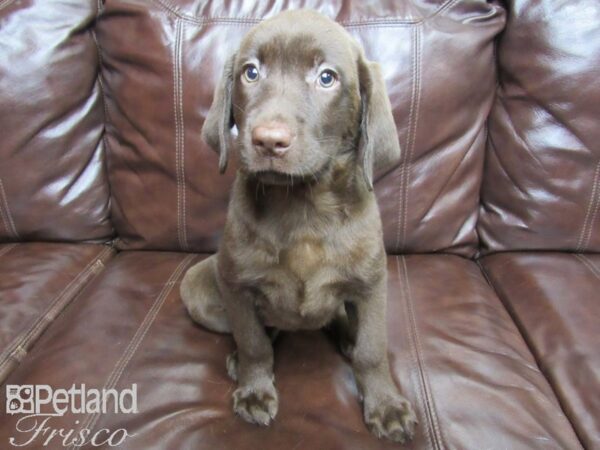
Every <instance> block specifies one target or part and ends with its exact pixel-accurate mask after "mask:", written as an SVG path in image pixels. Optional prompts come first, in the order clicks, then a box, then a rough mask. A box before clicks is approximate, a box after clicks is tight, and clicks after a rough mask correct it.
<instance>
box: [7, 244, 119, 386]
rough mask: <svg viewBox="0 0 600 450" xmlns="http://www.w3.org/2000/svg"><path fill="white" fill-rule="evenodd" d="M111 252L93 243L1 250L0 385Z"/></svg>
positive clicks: (13, 246)
mask: <svg viewBox="0 0 600 450" xmlns="http://www.w3.org/2000/svg"><path fill="white" fill-rule="evenodd" d="M112 253H113V251H112V249H111V248H110V247H107V246H104V245H92V244H44V243H22V244H5V245H0V311H2V313H1V314H0V382H2V380H4V378H6V376H7V374H8V373H9V372H10V371H11V370H12V369H13V368H14V367H15V365H17V364H18V363H19V361H20V360H21V359H22V358H23V357H24V356H25V355H26V354H27V351H28V350H29V348H30V347H31V346H32V345H33V343H34V342H35V340H36V339H37V338H38V337H39V336H40V334H41V333H42V332H43V331H44V330H45V329H46V328H47V327H48V325H49V324H50V323H51V322H52V321H53V320H54V319H55V318H56V317H57V316H58V314H60V312H61V311H62V310H63V309H64V308H65V306H66V305H67V304H68V303H69V302H70V301H71V300H72V299H73V298H74V297H75V296H76V295H77V293H78V292H79V291H80V290H81V289H82V287H83V286H85V284H86V283H88V282H89V280H90V279H91V278H93V277H94V276H95V275H96V274H97V273H99V271H100V270H101V269H102V268H103V264H104V262H106V261H107V260H108V259H109V258H110V257H111V255H112Z"/></svg>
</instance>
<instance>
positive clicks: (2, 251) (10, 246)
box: [0, 242, 19, 257]
mask: <svg viewBox="0 0 600 450" xmlns="http://www.w3.org/2000/svg"><path fill="white" fill-rule="evenodd" d="M17 245H19V244H18V243H16V242H14V243H12V244H8V245H6V246H5V247H2V249H0V257H2V256H6V254H7V253H8V252H10V251H11V250H12V249H13V248H15V247H16V246H17Z"/></svg>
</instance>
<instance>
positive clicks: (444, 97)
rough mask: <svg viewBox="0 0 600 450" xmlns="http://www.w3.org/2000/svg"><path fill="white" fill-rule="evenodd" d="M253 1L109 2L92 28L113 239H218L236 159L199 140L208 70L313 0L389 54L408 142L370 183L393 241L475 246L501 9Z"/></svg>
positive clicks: (206, 242) (137, 243)
mask: <svg viewBox="0 0 600 450" xmlns="http://www.w3.org/2000/svg"><path fill="white" fill-rule="evenodd" d="M247 4H248V6H247V7H246V6H244V7H242V8H241V10H240V9H239V3H238V2H235V3H230V4H229V3H227V4H225V5H228V6H224V4H223V3H222V2H213V1H208V2H200V1H189V0H187V1H184V0H179V1H177V2H168V1H164V0H153V1H150V2H140V1H131V0H115V1H107V2H106V4H105V6H104V11H103V13H102V15H101V17H100V21H99V24H98V38H99V41H100V46H101V48H102V60H103V62H104V65H103V71H102V79H103V82H104V86H105V89H106V94H107V106H108V124H107V140H108V143H109V145H108V148H109V159H108V161H109V176H110V184H111V193H112V198H113V209H112V211H113V220H114V224H115V227H116V228H117V231H118V234H119V238H120V241H119V247H120V248H121V249H142V248H145V249H167V250H183V251H214V250H215V249H216V246H217V242H218V239H219V236H220V233H221V231H222V228H223V222H224V218H225V211H226V206H227V199H228V192H229V188H230V185H231V182H232V180H233V177H234V176H235V169H234V167H235V164H232V165H231V167H233V168H230V169H228V172H227V174H226V175H225V176H221V175H219V173H218V169H217V166H218V164H217V157H216V155H215V154H214V153H213V152H212V150H210V149H209V148H208V147H207V146H206V145H205V144H204V143H203V142H202V141H201V140H200V133H199V130H200V129H201V127H202V124H203V120H204V118H205V116H206V113H207V110H208V108H209V106H210V103H211V100H212V94H213V90H214V86H215V83H216V81H217V78H218V77H219V76H220V74H221V71H222V67H223V63H224V61H225V59H226V58H227V56H228V55H229V54H230V53H231V52H233V51H235V49H236V46H237V45H238V43H239V41H240V39H241V38H242V37H243V35H244V34H245V33H246V32H247V31H248V29H249V28H250V27H251V26H252V25H253V24H255V23H257V22H258V21H259V20H260V19H261V18H263V17H265V16H270V15H273V14H276V13H277V12H279V11H281V10H284V9H287V8H289V7H295V8H298V7H311V8H314V9H317V10H319V11H321V12H323V13H324V14H326V15H328V16H330V17H332V18H335V19H336V20H338V21H340V22H341V23H342V24H343V25H345V26H346V28H347V29H348V30H349V31H350V32H351V33H352V34H353V35H354V36H355V37H356V38H357V39H358V40H359V41H360V42H361V43H362V44H363V46H364V47H365V50H366V53H367V56H368V57H370V58H371V59H374V60H377V61H379V62H380V64H381V65H382V67H383V73H384V76H385V79H386V82H387V87H388V93H389V95H390V98H391V102H392V106H393V110H394V115H395V119H396V124H397V126H398V131H399V139H400V144H401V146H402V149H403V151H402V160H401V162H400V164H399V165H398V167H396V168H395V169H394V170H392V171H390V172H388V173H387V174H381V175H380V177H379V182H378V183H377V185H376V189H377V193H378V198H379V201H380V206H381V210H382V215H383V223H384V232H385V241H386V247H387V249H388V250H389V251H392V252H397V251H400V250H401V251H407V252H431V251H441V250H445V251H449V252H453V253H458V254H462V255H473V254H474V252H475V247H476V244H477V237H476V234H475V222H476V219H477V211H478V202H479V201H478V198H479V187H480V184H481V167H482V164H483V156H484V146H485V145H484V144H485V126H484V124H485V120H486V118H487V115H488V111H489V109H490V107H491V102H492V99H493V95H494V86H495V71H494V65H493V40H494V37H495V36H496V34H497V33H499V32H500V30H501V29H502V27H503V24H504V10H503V9H502V8H501V7H500V6H499V5H497V4H495V3H494V2H492V3H488V2H485V1H483V0H478V1H474V2H466V1H446V2H422V1H416V2H396V3H394V2H383V3H382V4H381V5H379V4H378V5H377V6H369V3H368V2H353V3H351V2H349V1H346V0H345V1H339V0H337V1H334V2H332V1H326V2H313V1H310V2H308V1H307V2H298V1H293V2H289V3H288V2H256V3H252V2H248V3H247ZM250 5H254V6H250ZM141 42H143V45H141V44H140V43H141ZM448 86H452V89H448ZM456 111H460V113H456ZM141 198H151V199H152V201H144V202H141V201H140V199H141Z"/></svg>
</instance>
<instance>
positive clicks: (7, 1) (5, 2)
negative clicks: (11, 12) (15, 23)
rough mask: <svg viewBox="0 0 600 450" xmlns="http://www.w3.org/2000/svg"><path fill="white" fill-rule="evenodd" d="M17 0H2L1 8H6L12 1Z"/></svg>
mask: <svg viewBox="0 0 600 450" xmlns="http://www.w3.org/2000/svg"><path fill="white" fill-rule="evenodd" d="M14 1H15V0H4V1H0V9H4V8H6V7H7V6H8V5H10V4H11V3H12V2H14Z"/></svg>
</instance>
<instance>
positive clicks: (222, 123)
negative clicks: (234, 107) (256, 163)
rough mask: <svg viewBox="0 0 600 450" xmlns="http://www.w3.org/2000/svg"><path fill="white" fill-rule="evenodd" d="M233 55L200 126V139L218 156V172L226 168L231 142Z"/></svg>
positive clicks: (227, 63) (224, 69) (228, 61)
mask: <svg viewBox="0 0 600 450" xmlns="http://www.w3.org/2000/svg"><path fill="white" fill-rule="evenodd" d="M234 62H235V54H234V55H232V56H230V57H229V59H228V60H227V62H226V63H225V67H224V68H223V75H221V80H220V81H219V84H218V85H217V87H216V88H215V93H214V96H213V102H212V105H211V106H210V110H209V111H208V115H207V116H206V120H205V121H204V125H203V126H202V139H204V142H206V143H207V144H208V145H210V146H211V147H212V149H213V150H214V151H216V152H217V153H218V154H219V172H221V173H223V172H225V169H226V168H227V156H228V153H229V145H230V140H231V136H230V134H231V128H232V127H233V116H232V114H231V92H232V90H233V68H234V67H233V66H234Z"/></svg>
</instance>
